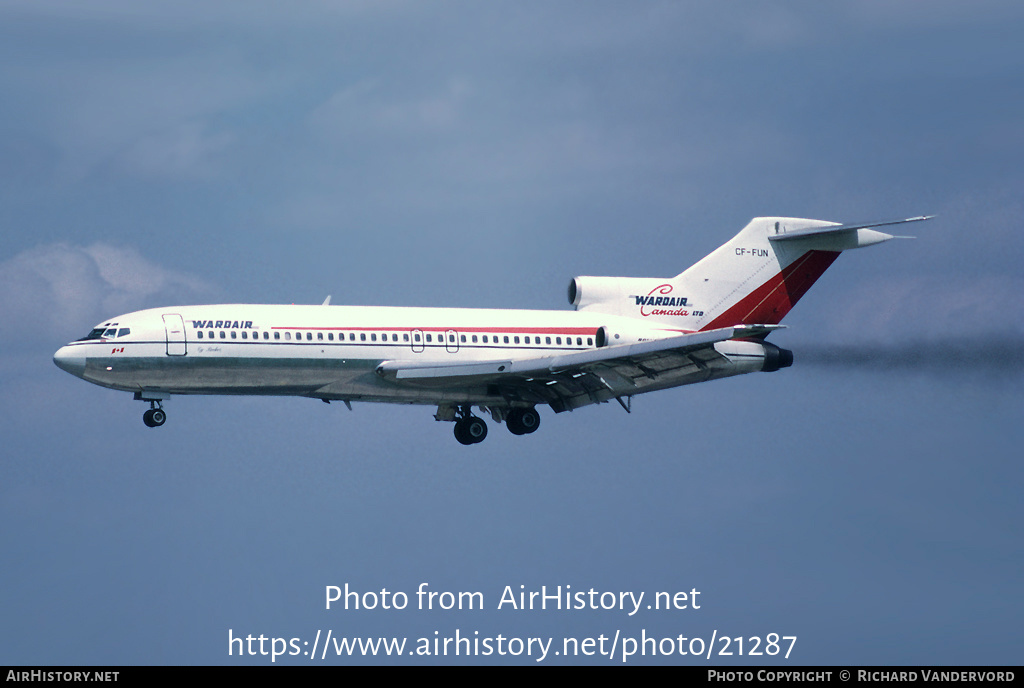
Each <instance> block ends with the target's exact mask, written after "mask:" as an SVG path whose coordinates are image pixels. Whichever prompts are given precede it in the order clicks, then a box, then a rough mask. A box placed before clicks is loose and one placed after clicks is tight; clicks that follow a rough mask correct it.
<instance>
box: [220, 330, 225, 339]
mask: <svg viewBox="0 0 1024 688" xmlns="http://www.w3.org/2000/svg"><path fill="white" fill-rule="evenodd" d="M220 338H221V339H227V335H226V334H224V330H221V331H220Z"/></svg>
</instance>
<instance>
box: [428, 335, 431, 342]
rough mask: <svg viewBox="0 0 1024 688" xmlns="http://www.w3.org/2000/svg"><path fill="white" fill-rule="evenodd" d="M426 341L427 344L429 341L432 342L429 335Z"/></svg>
mask: <svg viewBox="0 0 1024 688" xmlns="http://www.w3.org/2000/svg"><path fill="white" fill-rule="evenodd" d="M427 341H428V342H429V341H432V340H431V339H430V335H429V334H428V335H427Z"/></svg>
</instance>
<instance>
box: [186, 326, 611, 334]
mask: <svg viewBox="0 0 1024 688" xmlns="http://www.w3.org/2000/svg"><path fill="white" fill-rule="evenodd" d="M201 329H206V328H201ZM213 329H217V328H213ZM270 329H272V330H303V331H305V330H312V331H314V332H315V331H317V330H323V331H324V332H326V331H327V330H335V331H337V330H344V331H346V332H348V331H355V332H360V331H365V332H412V331H413V330H419V331H420V332H447V331H449V330H455V331H456V332H484V333H488V334H490V333H491V332H494V333H498V334H504V333H510V334H566V335H568V334H586V335H592V334H597V329H595V328H593V327H302V326H294V327H271V328H270Z"/></svg>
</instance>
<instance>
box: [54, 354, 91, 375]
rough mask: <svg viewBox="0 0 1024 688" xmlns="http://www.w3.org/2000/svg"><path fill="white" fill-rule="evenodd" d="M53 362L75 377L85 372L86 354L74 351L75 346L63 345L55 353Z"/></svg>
mask: <svg viewBox="0 0 1024 688" xmlns="http://www.w3.org/2000/svg"><path fill="white" fill-rule="evenodd" d="M53 362H54V363H55V364H56V365H57V367H58V368H60V369H61V370H65V371H67V372H69V373H71V374H72V375H74V376H75V377H82V376H83V375H84V374H85V356H82V355H79V354H78V353H77V352H76V351H74V347H70V346H62V347H61V348H59V349H57V353H55V354H54V355H53Z"/></svg>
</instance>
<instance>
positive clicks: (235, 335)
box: [231, 330, 238, 339]
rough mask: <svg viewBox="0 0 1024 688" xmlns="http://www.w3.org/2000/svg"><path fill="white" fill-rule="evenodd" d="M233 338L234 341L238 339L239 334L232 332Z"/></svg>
mask: <svg viewBox="0 0 1024 688" xmlns="http://www.w3.org/2000/svg"><path fill="white" fill-rule="evenodd" d="M231 338H232V339H238V332H236V331H234V330H231Z"/></svg>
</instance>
